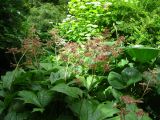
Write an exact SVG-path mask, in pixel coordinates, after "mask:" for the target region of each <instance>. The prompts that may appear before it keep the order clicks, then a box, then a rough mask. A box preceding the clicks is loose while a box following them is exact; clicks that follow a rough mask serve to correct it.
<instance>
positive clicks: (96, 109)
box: [69, 99, 119, 120]
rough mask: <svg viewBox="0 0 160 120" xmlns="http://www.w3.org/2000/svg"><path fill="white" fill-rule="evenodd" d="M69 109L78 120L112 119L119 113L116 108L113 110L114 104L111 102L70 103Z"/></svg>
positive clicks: (84, 100) (87, 101) (85, 101)
mask: <svg viewBox="0 0 160 120" xmlns="http://www.w3.org/2000/svg"><path fill="white" fill-rule="evenodd" d="M69 107H70V109H71V110H72V111H73V112H75V113H76V115H77V116H78V117H79V119H80V120H104V119H106V118H111V117H113V115H115V114H117V113H118V112H119V110H118V109H117V108H114V103H112V102H106V103H101V104H99V103H98V102H97V101H91V100H87V99H83V100H80V101H78V102H72V103H71V104H70V105H69Z"/></svg>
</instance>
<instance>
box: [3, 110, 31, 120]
mask: <svg viewBox="0 0 160 120" xmlns="http://www.w3.org/2000/svg"><path fill="white" fill-rule="evenodd" d="M27 117H28V115H27V113H16V112H15V111H11V112H9V113H8V114H7V115H6V116H5V118H4V120H27Z"/></svg>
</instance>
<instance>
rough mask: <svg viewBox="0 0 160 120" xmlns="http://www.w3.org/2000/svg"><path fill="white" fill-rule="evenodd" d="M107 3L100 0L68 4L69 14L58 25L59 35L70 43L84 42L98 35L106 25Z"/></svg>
mask: <svg viewBox="0 0 160 120" xmlns="http://www.w3.org/2000/svg"><path fill="white" fill-rule="evenodd" d="M109 6H110V3H109V2H106V1H105V0H100V1H99V2H95V1H94V0H93V1H92V0H91V1H75V0H71V1H70V2H69V5H68V7H69V14H70V15H68V16H67V18H66V19H64V20H63V22H62V23H61V24H60V25H59V29H60V35H62V36H63V37H65V38H67V39H68V40H71V41H84V40H86V39H91V37H95V36H98V35H100V34H99V33H100V32H101V31H103V28H104V26H105V25H106V21H107V19H106V15H107V12H108V8H109Z"/></svg>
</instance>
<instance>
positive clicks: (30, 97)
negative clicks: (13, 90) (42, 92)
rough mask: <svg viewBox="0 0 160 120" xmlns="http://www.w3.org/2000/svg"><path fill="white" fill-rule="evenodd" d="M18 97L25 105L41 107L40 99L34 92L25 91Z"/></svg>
mask: <svg viewBox="0 0 160 120" xmlns="http://www.w3.org/2000/svg"><path fill="white" fill-rule="evenodd" d="M18 95H19V96H20V98H19V99H21V100H23V101H24V102H25V103H30V104H34V105H36V106H38V107H41V104H40V102H39V100H38V97H37V96H36V94H35V93H34V92H31V91H26V90H23V91H20V92H19V93H18Z"/></svg>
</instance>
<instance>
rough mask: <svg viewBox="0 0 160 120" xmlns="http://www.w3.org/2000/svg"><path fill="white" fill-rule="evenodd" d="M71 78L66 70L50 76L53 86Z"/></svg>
mask: <svg viewBox="0 0 160 120" xmlns="http://www.w3.org/2000/svg"><path fill="white" fill-rule="evenodd" d="M68 77H69V73H68V72H67V71H65V70H59V71H58V72H55V73H54V72H52V73H51V75H50V78H49V80H50V81H51V84H53V83H55V82H57V81H59V80H66V78H68Z"/></svg>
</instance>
